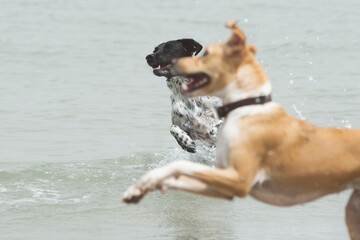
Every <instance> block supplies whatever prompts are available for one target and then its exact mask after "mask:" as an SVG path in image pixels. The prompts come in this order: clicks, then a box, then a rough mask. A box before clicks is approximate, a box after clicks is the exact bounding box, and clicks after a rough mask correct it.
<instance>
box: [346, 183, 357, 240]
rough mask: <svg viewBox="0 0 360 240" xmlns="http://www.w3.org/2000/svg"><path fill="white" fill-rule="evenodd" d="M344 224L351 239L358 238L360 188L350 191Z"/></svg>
mask: <svg viewBox="0 0 360 240" xmlns="http://www.w3.org/2000/svg"><path fill="white" fill-rule="evenodd" d="M346 224H347V226H348V230H349V234H350V238H351V240H360V190H359V189H356V190H354V192H353V193H352V195H351V197H350V200H349V202H348V204H347V206H346Z"/></svg>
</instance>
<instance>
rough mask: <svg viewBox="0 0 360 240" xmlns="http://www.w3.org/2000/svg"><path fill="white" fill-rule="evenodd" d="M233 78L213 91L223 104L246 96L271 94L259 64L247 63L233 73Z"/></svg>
mask: <svg viewBox="0 0 360 240" xmlns="http://www.w3.org/2000/svg"><path fill="white" fill-rule="evenodd" d="M234 78H235V79H234V80H233V81H232V82H230V83H229V84H228V85H227V86H226V87H225V88H223V89H222V90H219V91H217V92H215V93H214V95H215V96H217V97H219V98H221V99H222V101H223V104H224V105H225V104H229V103H232V102H236V101H240V100H244V99H247V98H253V97H259V96H267V95H271V83H270V81H268V79H267V77H266V75H265V73H264V71H263V69H262V67H261V66H260V65H259V64H256V63H253V64H248V65H245V66H243V67H241V68H240V69H238V71H237V72H236V74H234Z"/></svg>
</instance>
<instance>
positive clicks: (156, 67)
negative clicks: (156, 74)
mask: <svg viewBox="0 0 360 240" xmlns="http://www.w3.org/2000/svg"><path fill="white" fill-rule="evenodd" d="M171 66H172V65H171V64H170V63H169V64H167V65H157V66H151V67H152V69H153V70H169V69H170V68H171Z"/></svg>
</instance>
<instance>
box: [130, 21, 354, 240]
mask: <svg viewBox="0 0 360 240" xmlns="http://www.w3.org/2000/svg"><path fill="white" fill-rule="evenodd" d="M235 23H236V22H235V21H230V22H229V23H228V24H227V26H228V27H229V28H231V29H232V31H233V34H232V36H231V38H230V39H229V40H228V41H226V42H221V43H216V44H213V45H210V46H208V47H207V49H206V52H205V54H204V55H203V56H200V57H196V58H183V59H180V60H179V61H178V63H177V64H176V70H177V71H178V72H179V73H180V74H182V75H184V76H186V77H190V78H192V79H193V81H192V82H190V83H188V84H187V85H186V86H185V87H184V88H183V92H184V94H186V95H187V96H189V97H195V96H204V95H214V96H218V97H220V98H221V99H222V100H223V103H224V104H225V106H224V107H223V109H222V112H221V113H222V114H224V115H227V116H226V119H225V123H224V125H223V127H222V129H221V130H220V134H219V138H218V142H217V166H216V167H217V168H211V167H209V166H206V165H201V164H198V163H193V162H189V161H175V162H172V163H170V164H168V165H165V166H163V167H161V168H157V169H154V170H152V171H150V172H148V173H147V174H145V175H144V176H143V177H142V178H141V179H140V180H139V181H138V182H137V183H136V184H135V185H134V186H131V187H130V188H129V189H128V190H127V191H126V192H125V193H124V196H123V201H124V202H137V201H139V200H140V199H141V198H142V197H143V196H144V195H145V194H146V193H147V192H148V191H153V190H156V189H160V190H162V191H165V190H166V189H179V190H183V191H188V192H192V193H196V194H202V195H206V196H212V197H219V198H225V199H232V198H233V197H245V196H246V195H248V194H250V195H251V196H252V197H254V198H256V199H258V200H260V201H263V202H266V203H269V204H273V205H277V206H290V205H295V204H301V203H305V202H309V201H312V200H314V199H317V198H320V197H322V196H325V195H327V194H331V193H337V192H340V191H342V190H345V189H349V188H352V189H354V191H353V194H352V196H351V198H350V200H349V203H348V205H347V207H346V223H347V226H348V229H349V233H350V236H351V239H360V131H359V130H349V129H335V128H318V127H315V126H313V125H311V124H310V123H308V122H306V121H303V120H299V119H296V118H294V117H292V116H289V115H288V114H287V113H286V112H285V111H284V109H283V108H282V107H281V106H280V105H279V104H277V103H274V102H269V99H270V98H269V97H267V96H269V95H270V94H271V85H270V83H269V81H268V79H267V77H266V75H265V73H264V70H263V68H262V66H261V65H260V64H259V63H258V62H257V61H256V60H255V58H254V53H255V51H256V49H255V47H253V46H249V45H247V44H246V37H245V34H244V33H243V32H242V31H241V30H239V29H238V28H237V27H236V26H235ZM230 103H233V104H232V105H231V104H230ZM234 105H235V106H234ZM236 105H237V106H236ZM241 105H245V106H242V107H239V106H241ZM228 112H229V113H228ZM227 113H228V114H227Z"/></svg>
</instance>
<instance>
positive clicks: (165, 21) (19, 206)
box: [0, 0, 360, 240]
mask: <svg viewBox="0 0 360 240" xmlns="http://www.w3.org/2000/svg"><path fill="white" fill-rule="evenodd" d="M359 7H360V2H359V1H356V0H352V1H346V2H340V1H324V0H323V1H310V0H304V1H301V2H299V1H298V2H294V1H266V0H255V1H250V0H246V1H230V0H224V1H215V0H209V1H203V0H200V1H186V0H185V1H160V0H153V1H147V0H123V1H116V0H105V1H95V0H83V1H73V0H64V1H50V0H2V1H0V239H284V240H285V239H346V238H348V234H347V230H346V226H345V221H344V208H345V205H346V202H347V199H348V197H349V194H350V192H349V191H345V192H343V193H341V194H334V195H330V196H327V197H324V198H322V199H320V200H316V201H314V202H311V203H308V204H304V205H300V206H295V207H289V208H281V207H274V206H270V205H267V204H264V203H261V202H258V201H256V200H254V199H252V198H251V197H246V198H245V199H236V200H234V201H231V202H230V201H225V200H219V199H210V198H205V197H199V196H193V195H190V194H187V193H182V192H174V191H169V192H168V193H166V194H165V195H163V194H161V193H158V192H156V193H152V194H149V195H148V196H146V197H145V198H144V199H143V201H142V202H140V203H139V204H137V205H126V204H124V203H121V202H120V199H121V196H122V193H123V192H124V190H125V189H126V188H127V187H128V186H130V185H131V184H133V183H134V182H135V181H136V179H138V178H139V177H140V176H141V175H142V174H144V173H145V172H146V171H148V170H149V169H152V168H154V167H157V166H161V165H163V164H166V163H168V162H171V161H174V160H176V159H186V160H191V161H196V162H200V163H203V164H207V165H210V166H212V165H214V163H215V151H214V150H209V149H205V148H204V149H201V150H200V151H199V153H198V154H195V155H194V154H189V153H185V152H183V151H182V150H181V149H180V148H179V146H178V145H177V143H176V141H175V140H174V139H173V138H172V136H171V135H170V133H169V127H170V124H171V123H170V100H169V94H170V93H169V91H168V89H167V87H166V83H165V79H164V78H159V77H156V76H154V75H153V74H152V71H151V69H150V68H149V67H148V66H147V64H146V62H145V56H146V55H147V54H148V53H150V52H151V51H152V50H153V48H154V47H155V46H156V45H158V44H159V43H160V42H163V41H167V40H172V39H179V38H194V39H195V40H197V41H198V42H200V43H201V44H203V45H207V44H211V43H214V42H218V41H223V40H226V39H227V38H228V37H229V36H230V32H229V30H228V29H225V28H224V24H225V22H226V21H227V20H230V19H238V20H239V24H238V25H239V26H240V27H241V28H242V29H243V30H244V31H245V33H246V34H247V37H248V42H249V43H251V44H255V45H256V46H257V47H258V53H257V58H258V60H259V61H260V62H261V63H262V64H263V66H264V67H265V69H266V72H267V75H268V77H269V79H270V80H271V82H272V84H273V98H274V100H275V101H276V102H279V103H280V104H281V105H282V106H283V107H284V108H285V109H286V111H287V112H289V113H290V114H292V115H294V116H296V117H298V118H302V119H306V120H308V121H310V122H312V123H314V124H316V125H319V126H333V127H344V128H360V105H359V103H360V77H359V76H360V68H359V63H360V57H359V53H360V44H359V39H360V30H359V27H358V25H359V22H360V17H359V14H358V9H359ZM359 147H360V146H359Z"/></svg>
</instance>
